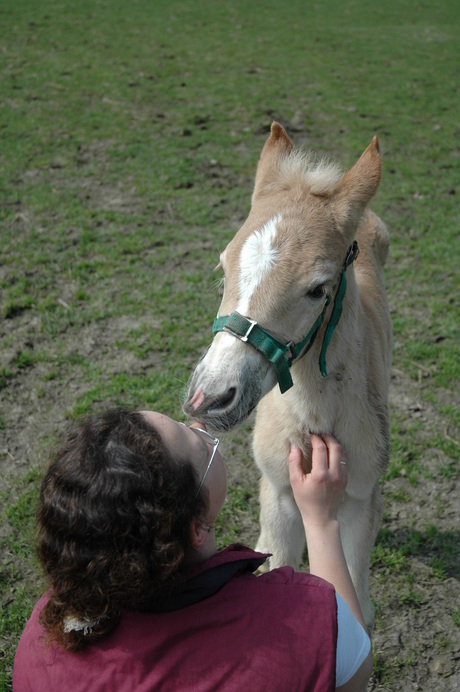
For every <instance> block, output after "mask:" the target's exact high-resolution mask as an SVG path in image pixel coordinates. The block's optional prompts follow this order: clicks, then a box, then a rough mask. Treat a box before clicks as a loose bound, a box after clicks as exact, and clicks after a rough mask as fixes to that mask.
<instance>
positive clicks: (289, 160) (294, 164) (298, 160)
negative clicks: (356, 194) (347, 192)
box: [277, 149, 343, 196]
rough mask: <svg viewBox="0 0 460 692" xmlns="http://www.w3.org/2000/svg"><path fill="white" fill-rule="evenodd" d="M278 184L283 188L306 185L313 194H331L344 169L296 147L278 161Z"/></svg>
mask: <svg viewBox="0 0 460 692" xmlns="http://www.w3.org/2000/svg"><path fill="white" fill-rule="evenodd" d="M277 173H278V175H277V184H278V185H279V186H280V187H282V188H292V187H295V186H297V185H299V184H300V185H302V186H303V187H304V186H306V187H307V188H308V190H309V192H310V193H311V194H313V195H319V196H321V195H327V194H330V193H331V192H332V191H333V190H334V189H335V187H336V185H337V184H338V182H339V180H340V178H341V177H342V175H343V171H342V169H341V168H340V166H338V165H337V164H336V163H333V162H332V161H329V160H328V159H326V158H321V157H318V155H317V154H315V153H314V152H310V151H302V150H301V149H295V150H293V151H291V152H290V153H289V154H288V155H287V156H283V157H282V158H281V159H280V161H279V163H278V171H277Z"/></svg>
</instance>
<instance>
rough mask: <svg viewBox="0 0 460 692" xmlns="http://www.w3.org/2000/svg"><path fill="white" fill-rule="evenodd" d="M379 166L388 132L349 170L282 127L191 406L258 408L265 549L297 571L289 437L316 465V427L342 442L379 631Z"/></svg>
mask: <svg viewBox="0 0 460 692" xmlns="http://www.w3.org/2000/svg"><path fill="white" fill-rule="evenodd" d="M380 174H381V159H380V153H379V147H378V141H377V138H376V137H374V139H373V140H372V142H371V144H370V145H369V147H368V148H367V149H366V151H365V152H364V153H363V155H362V156H361V158H360V159H359V160H358V161H357V163H356V164H355V165H354V166H353V167H352V168H351V169H350V170H348V171H347V172H346V173H345V174H342V173H341V172H340V170H339V169H338V168H337V167H336V166H335V165H332V164H330V163H324V162H317V161H315V160H313V159H311V158H309V157H308V156H306V155H305V154H302V153H301V152H299V151H296V150H294V149H293V145H292V143H291V141H290V139H289V137H288V136H287V134H286V132H285V130H284V129H283V128H282V127H281V125H279V124H278V123H273V125H272V127H271V133H270V136H269V138H268V140H267V142H266V143H265V146H264V148H263V150H262V153H261V157H260V161H259V164H258V167H257V173H256V179H255V187H254V192H253V196H252V208H251V211H250V213H249V216H248V218H247V220H246V222H245V223H244V225H243V226H242V228H241V229H240V230H239V231H238V233H237V234H236V235H235V237H234V238H233V240H232V241H231V242H230V243H229V245H228V246H227V248H226V249H225V250H224V252H223V253H222V254H221V256H220V265H221V267H222V269H223V271H224V274H225V283H224V294H223V299H222V303H221V306H220V308H219V312H218V317H217V318H216V320H215V322H214V327H213V330H214V332H215V336H214V340H213V342H212V344H211V346H210V348H209V350H208V351H207V353H206V354H205V356H204V358H203V359H202V360H201V362H200V363H199V364H198V365H197V367H196V369H195V372H194V374H193V376H192V378H191V381H190V384H189V390H188V394H187V397H186V401H185V404H184V410H185V412H186V413H187V414H188V415H190V416H192V417H194V418H199V419H200V420H203V421H204V422H205V423H206V424H207V425H209V426H210V427H212V428H214V429H216V430H229V429H230V428H233V427H235V426H237V425H238V424H239V423H241V422H242V421H243V420H244V419H245V418H246V417H247V416H248V415H249V414H250V413H251V411H252V410H253V409H254V408H255V407H256V406H257V416H256V422H255V428H254V443H253V446H254V457H255V461H256V464H257V466H258V467H259V469H260V471H261V472H262V479H261V490H260V503H261V513H260V522H261V532H260V537H259V540H258V543H257V546H256V549H257V550H260V551H262V552H270V553H272V554H273V557H272V558H271V559H270V568H273V567H277V566H281V565H285V564H290V565H292V566H293V567H298V565H299V563H300V561H301V559H302V555H303V550H304V545H305V544H304V541H305V536H304V532H303V527H302V521H301V518H300V514H299V512H298V510H297V507H296V504H295V502H294V499H293V496H292V492H291V488H290V484H289V471H288V462H287V459H288V453H289V446H290V443H291V442H294V443H296V444H297V445H299V446H300V447H302V449H303V450H304V453H305V455H306V458H307V465H308V458H309V455H310V453H311V450H310V449H309V433H310V432H317V433H331V434H333V435H334V436H335V437H336V438H337V439H338V440H339V441H340V442H341V444H342V446H343V447H344V449H345V450H346V453H347V464H348V478H349V480H348V486H347V491H346V495H345V499H344V502H343V505H342V507H341V508H340V510H339V522H340V528H341V535H342V541H343V546H344V551H345V556H346V559H347V563H348V566H349V569H350V573H351V576H352V579H353V582H354V584H355V587H356V590H357V594H358V598H359V600H360V603H361V607H362V610H363V613H364V617H365V618H366V622H367V623H368V624H369V626H370V625H371V624H372V621H373V612H374V609H373V606H372V602H371V600H370V596H369V556H370V552H371V549H372V546H373V544H374V541H375V537H376V534H377V531H378V528H379V526H380V522H381V519H382V512H383V507H382V498H381V494H380V489H379V483H378V481H379V478H380V476H381V475H382V473H383V471H384V470H385V468H386V465H387V462H388V455H389V420H388V388H389V372H390V361H391V321H390V315H389V310H388V304H387V298H386V293H385V286H384V274H383V267H384V264H385V261H386V257H387V253H388V245H389V235H388V231H387V229H386V227H385V225H384V224H383V222H382V221H381V220H380V219H379V218H378V217H377V216H376V215H375V214H373V213H372V212H371V211H369V210H367V209H366V206H367V204H368V202H369V201H370V200H371V198H372V197H373V195H374V194H375V192H376V190H377V187H378V184H379V181H380ZM358 251H359V255H358ZM277 384H278V385H279V386H277ZM306 470H308V469H306Z"/></svg>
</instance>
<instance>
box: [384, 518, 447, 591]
mask: <svg viewBox="0 0 460 692" xmlns="http://www.w3.org/2000/svg"><path fill="white" fill-rule="evenodd" d="M410 557H417V558H418V559H420V560H422V561H423V562H424V563H425V564H427V565H429V566H430V567H431V568H432V570H433V574H434V576H436V577H438V578H440V579H446V578H448V577H453V578H455V579H460V531H458V530H449V531H440V530H439V529H438V528H437V527H436V526H433V525H430V526H428V527H427V529H426V530H425V531H418V530H416V529H410V528H405V529H398V530H396V531H390V530H389V529H386V528H383V529H381V531H380V532H379V534H378V536H377V540H376V543H375V547H374V550H373V554H372V562H373V566H374V567H377V568H378V567H379V565H381V566H386V567H388V566H393V567H397V566H400V567H401V568H403V567H404V563H405V562H406V559H407V558H410Z"/></svg>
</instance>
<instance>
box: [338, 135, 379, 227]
mask: <svg viewBox="0 0 460 692" xmlns="http://www.w3.org/2000/svg"><path fill="white" fill-rule="evenodd" d="M381 173H382V160H381V156H380V149H379V140H378V138H377V137H374V138H373V140H372V142H371V143H370V144H369V146H368V147H367V149H366V151H365V152H364V153H363V154H362V155H361V157H360V159H359V160H358V161H357V162H356V163H355V165H354V166H353V167H352V168H350V170H349V171H347V172H346V173H345V175H344V176H343V177H342V179H341V181H340V182H339V184H338V185H337V187H336V188H335V190H334V192H333V199H334V202H335V213H336V216H337V218H338V220H339V223H340V224H341V226H342V229H343V231H344V232H345V234H346V233H347V232H350V231H352V230H353V231H354V230H355V228H356V226H357V225H358V222H359V219H360V217H361V214H362V213H363V211H364V209H365V207H366V205H367V204H368V203H369V202H370V200H371V199H372V197H373V196H374V195H375V193H376V192H377V188H378V186H379V182H380V176H381Z"/></svg>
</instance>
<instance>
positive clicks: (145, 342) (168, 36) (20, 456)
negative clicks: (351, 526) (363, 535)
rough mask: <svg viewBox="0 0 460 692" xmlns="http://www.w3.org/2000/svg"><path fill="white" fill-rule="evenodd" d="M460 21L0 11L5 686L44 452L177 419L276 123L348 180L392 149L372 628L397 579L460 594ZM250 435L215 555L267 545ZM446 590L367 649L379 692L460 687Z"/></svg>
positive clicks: (411, 14)
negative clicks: (132, 411)
mask: <svg viewBox="0 0 460 692" xmlns="http://www.w3.org/2000/svg"><path fill="white" fill-rule="evenodd" d="M459 19H460V10H459V9H458V3H456V2H454V1H453V0H439V1H438V2H437V3H428V2H417V3H414V2H408V0H401V1H400V2H399V3H395V2H393V1H391V2H390V0H382V1H381V2H379V3H378V4H376V5H374V4H373V3H369V2H364V0H355V1H351V2H346V3H343V2H338V1H337V0H325V1H324V2H321V3H319V2H311V3H306V2H300V1H298V0H291V2H289V3H287V2H286V3H283V2H279V1H278V2H273V1H272V0H265V2H263V3H261V2H252V3H251V2H247V1H246V2H242V1H241V0H234V1H233V2H223V1H216V2H211V1H209V0H204V1H203V2H199V3H198V2H192V1H191V0H183V1H181V2H180V1H178V0H168V1H166V0H156V1H155V2H148V0H138V1H133V2H131V3H122V2H120V0H101V1H96V0H92V1H91V2H89V1H88V0H81V1H80V2H79V3H71V2H68V0H59V1H58V0H41V2H39V3H37V2H32V1H31V0H21V2H13V1H12V0H3V2H2V4H1V6H0V26H1V35H0V48H1V50H0V64H1V75H2V79H1V82H0V133H1V146H0V193H1V194H0V224H1V227H0V234H1V235H0V240H1V243H0V291H1V293H0V296H1V306H0V320H1V327H0V402H1V403H0V406H1V409H0V469H1V476H2V484H3V487H2V489H0V512H1V523H2V529H1V533H0V545H1V554H2V568H1V570H2V571H1V575H0V589H1V594H0V595H1V599H2V606H3V607H2V614H1V616H0V689H10V684H11V667H12V657H13V655H14V649H15V646H16V643H17V641H18V638H19V636H20V633H21V631H22V629H23V626H24V623H25V620H26V619H27V617H28V615H29V613H30V609H31V606H32V604H33V602H34V599H35V598H36V596H37V594H38V593H39V592H40V589H41V588H42V584H41V582H40V579H39V578H38V576H37V575H38V574H39V571H38V568H37V565H36V564H35V562H34V559H33V549H32V545H33V525H34V520H33V511H34V502H35V499H36V489H37V485H38V482H39V478H40V474H41V469H42V467H43V463H44V458H45V456H46V449H47V447H48V445H49V444H50V443H51V442H52V441H53V440H54V439H55V437H56V434H57V433H58V432H59V431H60V430H61V429H62V426H63V425H64V423H65V422H66V421H67V420H68V419H72V418H75V417H76V416H78V415H79V414H81V413H84V412H87V411H90V410H91V411H95V410H98V409H100V408H103V407H106V406H107V405H109V404H116V405H117V404H124V405H130V406H131V405H132V406H149V407H153V408H156V409H159V410H162V411H164V412H165V413H169V414H170V415H173V416H175V417H179V416H180V415H181V401H182V395H183V391H184V387H185V384H186V382H187V379H188V377H189V375H190V372H191V368H192V365H193V363H194V362H195V361H196V360H197V358H198V357H199V355H200V353H201V352H202V350H203V348H204V347H205V346H206V345H207V344H208V342H209V339H210V336H211V332H210V327H211V323H212V319H213V317H214V315H215V312H216V309H217V306H218V302H219V297H218V293H217V290H216V288H215V285H214V284H215V280H216V276H215V275H214V274H213V273H212V269H213V267H214V266H215V265H216V264H217V262H218V256H219V252H220V250H222V249H223V247H224V246H225V245H226V243H227V242H228V241H229V240H230V238H231V237H232V236H233V234H234V232H235V231H236V230H237V229H238V227H239V225H240V224H241V223H242V221H243V220H244V218H245V216H246V214H247V212H248V209H249V202H250V193H251V186H252V181H253V175H254V170H255V165H256V162H257V159H258V156H259V152H260V149H261V147H262V145H263V142H264V141H265V138H266V136H267V132H268V130H269V126H270V123H271V121H272V120H273V119H276V120H279V121H280V122H282V123H283V124H284V125H285V126H286V128H287V130H288V132H289V133H290V135H291V136H292V138H293V139H294V141H295V143H296V144H298V145H304V146H305V147H307V148H313V149H315V150H316V151H318V152H319V153H321V154H326V155H328V156H329V157H331V158H333V159H337V160H339V161H341V162H342V163H343V165H344V166H346V167H347V166H350V165H352V164H353V163H354V161H355V160H356V158H357V157H358V156H359V155H360V153H361V152H362V151H363V150H364V149H365V148H366V146H367V145H368V144H369V142H370V140H371V139H372V137H373V135H374V134H377V135H378V136H379V139H380V143H381V148H382V150H383V156H384V174H383V180H382V183H381V188H380V190H379V192H378V194H377V196H376V198H375V200H374V201H373V203H372V208H373V209H374V211H376V212H377V213H378V214H379V215H380V216H381V217H382V218H383V219H384V220H385V222H386V223H387V225H388V227H389V229H390V233H391V238H392V245H391V253H390V259H389V263H388V268H387V284H388V291H389V298H390V305H391V311H392V317H393V324H394V354H393V359H394V369H393V380H392V383H393V386H394V395H393V414H392V416H393V417H392V438H393V439H392V450H393V451H392V459H391V466H390V470H389V472H388V474H387V476H386V478H385V480H384V483H385V487H384V492H385V497H386V501H387V508H388V509H387V514H386V520H385V521H386V524H385V525H384V527H383V529H382V532H381V536H380V538H379V542H378V545H377V546H376V548H375V551H374V558H373V562H374V564H373V570H374V586H375V589H376V593H378V594H379V597H380V598H379V602H378V603H377V608H378V612H379V608H380V617H381V620H380V623H379V622H377V625H376V629H377V632H379V631H380V632H383V631H384V630H385V627H386V626H389V622H390V621H389V620H388V619H385V618H386V617H388V613H389V612H391V610H392V609H393V610H394V608H395V606H394V603H393V601H392V600H391V599H390V597H389V596H388V593H386V592H385V588H384V584H385V582H386V583H388V579H389V578H390V577H391V579H392V580H393V581H392V587H393V588H394V589H395V590H396V591H397V592H398V593H399V600H398V601H397V604H398V607H399V608H401V609H403V610H404V612H405V613H409V614H411V613H413V612H417V613H418V614H420V613H423V607H424V605H423V604H424V603H425V601H424V599H431V598H434V597H435V596H434V594H438V596H436V597H439V598H440V599H441V596H439V589H441V588H444V586H443V585H445V584H447V583H448V584H449V585H450V586H452V584H451V582H455V584H456V585H457V586H458V578H459V548H458V545H459V535H458V523H457V525H454V526H452V525H451V526H450V527H449V522H448V519H449V520H450V519H451V518H452V516H454V517H455V518H456V520H457V521H458V509H456V510H455V511H454V509H452V512H451V513H450V514H449V516H447V514H446V513H445V510H446V508H447V507H450V508H455V506H456V503H457V499H458V460H459V441H458V440H459V428H460V416H459V407H458V401H459V397H458V389H459V380H460V362H459V343H460V335H459V288H460V286H459V283H460V281H459V269H458V267H459V266H460V252H459V239H458V223H459V221H458V219H459V213H458V196H459V194H460V167H459V147H458V138H459V133H460V126H459V118H458V114H459V106H460V102H459V101H460V100H459V83H458V77H459V70H458V66H459V58H460V55H459V53H460V51H459V48H458V35H459V29H460V26H459V25H460V21H459ZM249 432H250V425H249V424H248V425H246V426H243V428H242V429H240V430H239V431H237V432H236V433H235V434H233V436H230V437H229V441H228V449H229V454H230V455H231V459H232V460H233V462H232V463H234V466H235V469H237V471H235V472H234V476H232V475H231V479H232V478H234V480H235V483H233V484H232V488H231V491H230V496H229V501H228V503H227V506H226V508H225V516H224V519H223V521H222V522H221V524H222V525H221V535H222V542H223V543H225V542H227V541H228V540H233V539H235V538H236V537H241V536H242V535H243V537H247V539H248V540H252V539H253V537H254V536H255V535H256V533H257V505H258V501H257V477H256V475H254V474H255V472H254V470H253V468H252V463H251V459H250V451H249ZM414 498H418V499H417V500H414ZM414 502H415V503H416V504H414ZM417 502H418V504H417ZM457 507H458V503H457ZM420 508H421V509H420ZM396 509H397V511H398V513H399V514H398V517H399V519H398V521H400V522H402V524H403V525H404V526H403V528H401V526H399V528H398V530H401V531H402V533H401V534H398V535H399V539H398V540H395V535H396V534H395V530H394V525H393V524H394V522H395V521H396V518H395V517H396ZM443 511H444V514H443ZM420 512H422V514H420ZM423 512H424V513H423ZM455 512H456V513H455ZM420 555H421V556H422V558H421V559H422V562H423V569H424V570H425V571H424V572H423V575H424V576H423V578H424V580H425V581H424V584H428V586H426V592H427V593H426V594H425V592H423V593H422V592H421V591H420V589H419V590H417V588H416V587H417V585H416V584H414V582H415V581H416V580H415V576H417V575H418V572H417V566H416V565H415V566H414V560H416V559H417V556H420ZM425 568H426V569H425ZM411 575H412V576H411ZM450 586H449V588H450ZM457 586H455V588H457ZM446 588H447V587H446ZM449 593H450V592H449ZM455 593H458V591H457V592H455ZM446 594H447V592H443V596H442V597H443V599H444V601H446V602H445V603H444V601H443V605H442V607H443V608H444V610H445V613H446V618H447V620H446V621H449V622H450V623H451V624H450V627H449V631H447V632H446V626H445V625H443V628H444V629H443V631H440V632H436V631H435V632H434V634H433V637H434V639H432V640H430V641H429V642H428V643H427V644H426V647H425V648H424V646H425V645H424V644H423V645H422V644H421V643H420V642H419V644H418V648H417V646H415V645H414V646H412V648H411V646H410V645H409V644H407V643H405V642H406V639H405V637H403V638H402V639H403V644H401V645H400V647H399V649H398V647H395V650H394V651H392V652H389V650H388V649H387V648H385V647H384V648H383V649H382V651H383V653H382V654H379V653H378V651H377V653H376V672H375V674H374V678H373V683H372V684H373V687H372V689H380V688H381V689H401V690H404V689H408V690H409V689H434V688H435V687H434V684H436V685H438V686H439V687H440V689H445V690H450V689H452V690H453V689H454V686H455V684H456V683H455V679H456V680H457V682H458V681H459V680H458V673H457V677H456V678H455V673H453V672H450V673H449V668H448V664H447V663H446V661H448V660H449V659H452V656H453V654H452V651H453V650H454V648H455V644H454V642H455V641H458V636H459V626H460V614H459V610H458V602H457V605H456V606H455V605H454V602H450V603H448V602H447V601H448V600H449V599H448V598H447V595H446ZM441 600H442V599H441ZM440 607H441V606H440ZM430 622H431V621H430ZM379 628H380V629H379ZM414 636H415V635H414ZM443 637H444V638H443ZM408 639H410V637H408ZM382 646H383V645H382ZM429 647H431V648H432V649H434V650H435V652H437V653H436V656H434V658H433V657H432V658H431V659H430V661H429V662H428V663H427V666H426V670H428V671H429V672H428V673H427V672H426V670H425V668H423V666H420V671H425V672H423V675H425V678H423V675H422V672H420V676H419V677H418V678H417V677H415V678H414V675H415V676H416V673H415V672H414V670H415V668H416V667H417V665H418V662H419V659H417V656H419V657H422V658H423V657H425V658H426V656H428V654H425V649H428V648H429ZM457 651H458V648H457ZM433 661H434V662H433ZM436 661H441V664H438V663H436ZM436 666H437V668H436ZM439 666H441V668H439ZM443 666H444V667H443ZM446 666H447V668H446ZM440 671H441V672H440ZM446 671H447V673H446ZM428 674H429V675H432V676H433V677H432V678H426V675H428ZM452 676H454V677H452ZM454 678H455V679H454ZM414 680H415V682H414ZM439 680H441V682H436V681H439ZM433 681H435V682H433ZM413 684H420V685H421V687H419V688H417V687H413V686H411V685H413ZM451 684H454V686H453V687H449V685H451ZM398 685H399V686H398ZM404 685H406V686H404ZM432 685H433V686H432Z"/></svg>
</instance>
